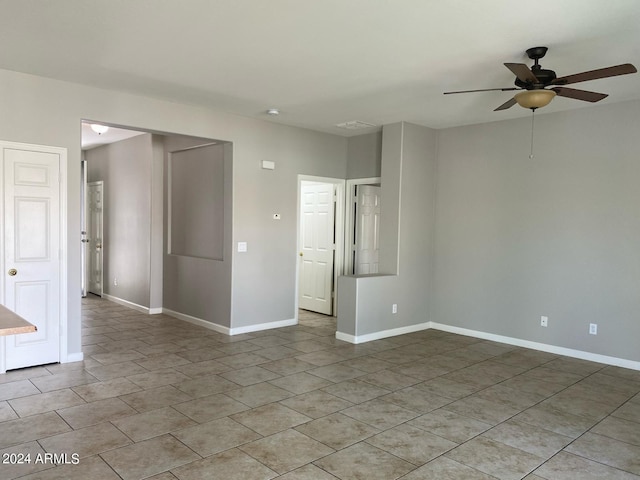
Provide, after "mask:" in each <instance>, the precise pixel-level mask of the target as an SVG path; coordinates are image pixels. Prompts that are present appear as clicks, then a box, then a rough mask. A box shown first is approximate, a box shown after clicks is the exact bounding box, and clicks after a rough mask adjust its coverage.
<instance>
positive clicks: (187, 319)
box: [162, 308, 231, 335]
mask: <svg viewBox="0 0 640 480" xmlns="http://www.w3.org/2000/svg"><path fill="white" fill-rule="evenodd" d="M162 313H164V314H166V315H169V316H170V317H173V318H177V319H178V320H184V321H185V322H189V323H192V324H193V325H198V326H199V327H204V328H208V329H209V330H213V331H214V332H218V333H224V334H225V335H231V329H230V328H229V327H224V326H222V325H218V324H217V323H212V322H207V321H206V320H203V319H201V318H198V317H193V316H191V315H187V314H185V313H180V312H176V311H174V310H169V309H168V308H163V309H162Z"/></svg>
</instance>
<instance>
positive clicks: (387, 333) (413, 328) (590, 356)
mask: <svg viewBox="0 0 640 480" xmlns="http://www.w3.org/2000/svg"><path fill="white" fill-rule="evenodd" d="M430 328H433V329H434V330H442V331H443V332H449V333H457V334H459V335H466V336H468V337H474V338H481V339H483V340H491V341H494V342H499V343H506V344H507V345H514V346H516V347H524V348H531V349H533V350H540V351H542V352H548V353H554V354H556V355H564V356H566V357H573V358H579V359H581V360H589V361H591V362H597V363H603V364H605V365H614V366H616V367H623V368H629V369H631V370H640V362H636V361H633V360H627V359H625V358H618V357H610V356H608V355H600V354H598V353H591V352H585V351H582V350H574V349H572V348H565V347H558V346H556V345H548V344H546V343H538V342H532V341H529V340H522V339H520V338H513V337H506V336H503V335H496V334H493V333H487V332H481V331H478V330H469V329H468V328H460V327H453V326H450V325H444V324H442V323H436V322H425V323H419V324H416V325H410V326H408V327H401V328H393V329H390V330H382V331H380V332H374V333H369V334H366V335H359V336H354V335H350V334H348V333H342V332H336V338H337V339H338V340H342V341H345V342H349V343H354V344H357V343H364V342H370V341H372V340H380V339H382V338H388V337H393V336H396V335H404V334H405V333H413V332H418V331H420V330H427V329H430Z"/></svg>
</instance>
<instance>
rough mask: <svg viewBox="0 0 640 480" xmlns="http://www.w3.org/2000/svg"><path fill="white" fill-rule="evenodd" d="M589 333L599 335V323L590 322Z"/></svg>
mask: <svg viewBox="0 0 640 480" xmlns="http://www.w3.org/2000/svg"><path fill="white" fill-rule="evenodd" d="M589 333H590V334H591V335H597V334H598V324H597V323H590V324H589Z"/></svg>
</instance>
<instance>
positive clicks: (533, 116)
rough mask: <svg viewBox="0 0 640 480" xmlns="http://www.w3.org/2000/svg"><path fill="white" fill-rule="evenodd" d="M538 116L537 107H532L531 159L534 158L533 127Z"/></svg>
mask: <svg viewBox="0 0 640 480" xmlns="http://www.w3.org/2000/svg"><path fill="white" fill-rule="evenodd" d="M535 118H536V110H535V108H532V109H531V153H529V159H533V127H534V121H535Z"/></svg>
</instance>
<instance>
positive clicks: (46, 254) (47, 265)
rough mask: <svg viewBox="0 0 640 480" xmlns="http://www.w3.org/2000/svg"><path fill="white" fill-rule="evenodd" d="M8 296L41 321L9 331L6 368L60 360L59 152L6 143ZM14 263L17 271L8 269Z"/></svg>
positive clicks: (11, 306) (20, 310) (19, 311)
mask: <svg viewBox="0 0 640 480" xmlns="http://www.w3.org/2000/svg"><path fill="white" fill-rule="evenodd" d="M2 167H3V186H4V196H3V200H4V209H3V216H4V218H3V220H4V222H3V223H4V259H3V263H4V265H3V266H4V269H5V274H4V280H5V281H4V292H3V294H4V302H5V306H6V307H7V308H9V309H10V310H13V311H14V312H16V313H17V314H18V315H20V316H22V317H24V318H25V319H27V320H28V321H29V322H31V323H33V324H35V325H36V327H37V328H38V331H37V332H36V333H28V334H21V335H13V336H9V337H8V338H7V341H6V350H5V354H6V368H7V369H14V368H22V367H27V366H32V365H42V364H46V363H52V362H58V361H59V360H60V338H59V335H60V272H61V261H60V253H59V252H60V183H59V182H60V179H59V171H60V156H59V154H57V153H51V152H45V151H40V150H30V149H29V148H28V146H25V148H24V149H20V148H7V147H4V148H3V149H2ZM9 269H15V270H16V271H17V273H15V275H10V274H8V271H9Z"/></svg>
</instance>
